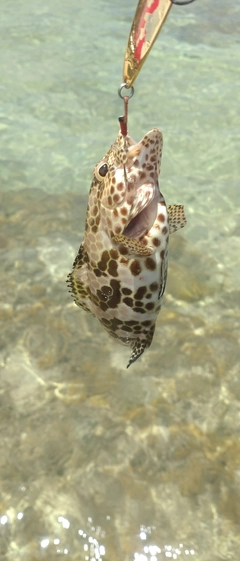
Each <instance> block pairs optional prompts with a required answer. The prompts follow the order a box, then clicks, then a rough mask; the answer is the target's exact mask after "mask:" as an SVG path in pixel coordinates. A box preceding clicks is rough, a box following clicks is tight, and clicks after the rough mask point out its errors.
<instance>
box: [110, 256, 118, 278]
mask: <svg viewBox="0 0 240 561" xmlns="http://www.w3.org/2000/svg"><path fill="white" fill-rule="evenodd" d="M117 268H118V264H117V261H114V260H113V259H111V260H110V261H109V263H108V273H109V275H111V277H117V276H118V272H117Z"/></svg>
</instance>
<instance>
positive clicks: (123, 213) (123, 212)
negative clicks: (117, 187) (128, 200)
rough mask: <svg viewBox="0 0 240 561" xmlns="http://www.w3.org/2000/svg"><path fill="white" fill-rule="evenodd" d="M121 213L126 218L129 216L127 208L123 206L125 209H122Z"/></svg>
mask: <svg viewBox="0 0 240 561" xmlns="http://www.w3.org/2000/svg"><path fill="white" fill-rule="evenodd" d="M120 212H121V214H122V215H123V216H126V214H127V208H126V207H125V206H123V207H122V208H121V209H120Z"/></svg>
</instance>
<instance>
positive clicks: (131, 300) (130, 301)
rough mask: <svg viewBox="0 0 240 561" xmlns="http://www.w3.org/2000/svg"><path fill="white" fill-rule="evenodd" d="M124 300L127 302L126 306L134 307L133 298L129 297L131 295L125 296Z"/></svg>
mask: <svg viewBox="0 0 240 561" xmlns="http://www.w3.org/2000/svg"><path fill="white" fill-rule="evenodd" d="M123 302H124V304H126V306H129V307H130V308H132V307H133V299H132V298H129V296H127V297H126V298H123Z"/></svg>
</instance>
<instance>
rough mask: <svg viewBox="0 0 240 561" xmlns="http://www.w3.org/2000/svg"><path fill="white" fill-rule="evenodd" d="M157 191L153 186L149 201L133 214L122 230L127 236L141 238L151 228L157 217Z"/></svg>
mask: <svg viewBox="0 0 240 561" xmlns="http://www.w3.org/2000/svg"><path fill="white" fill-rule="evenodd" d="M158 202H159V191H158V189H157V188H156V187H155V190H154V195H153V197H152V199H151V201H150V202H149V203H148V204H146V205H145V206H144V207H143V208H142V210H140V212H139V213H138V214H135V215H134V216H133V218H132V219H131V220H130V222H129V223H128V225H127V226H126V228H125V229H124V231H123V235H124V236H126V237H127V238H141V237H143V236H145V235H146V234H147V233H148V232H149V230H151V228H152V226H153V224H154V222H155V220H156V217H157V210H158V207H157V204H158Z"/></svg>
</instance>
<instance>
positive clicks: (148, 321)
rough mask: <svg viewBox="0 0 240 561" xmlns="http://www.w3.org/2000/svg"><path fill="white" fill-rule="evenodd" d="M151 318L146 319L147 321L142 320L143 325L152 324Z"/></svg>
mask: <svg viewBox="0 0 240 561" xmlns="http://www.w3.org/2000/svg"><path fill="white" fill-rule="evenodd" d="M151 323H152V322H151V320H149V319H146V320H145V321H143V322H142V325H144V327H149V326H150V325H151Z"/></svg>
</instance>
